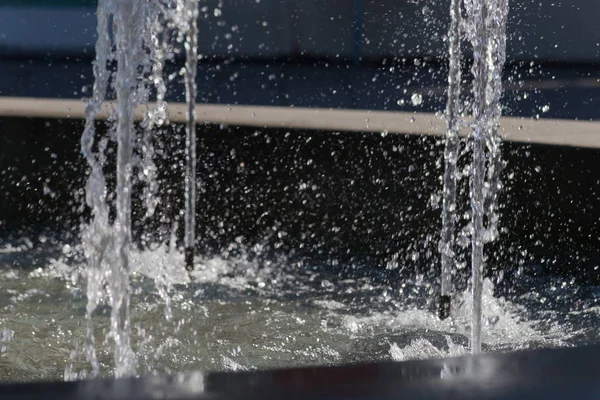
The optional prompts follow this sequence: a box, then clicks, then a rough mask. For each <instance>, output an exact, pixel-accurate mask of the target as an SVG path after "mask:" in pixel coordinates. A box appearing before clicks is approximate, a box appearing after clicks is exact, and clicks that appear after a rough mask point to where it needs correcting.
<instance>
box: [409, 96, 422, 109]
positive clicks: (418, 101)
mask: <svg viewBox="0 0 600 400" xmlns="http://www.w3.org/2000/svg"><path fill="white" fill-rule="evenodd" d="M410 101H411V102H412V104H413V106H420V105H421V103H423V96H421V94H420V93H413V94H412V96H410Z"/></svg>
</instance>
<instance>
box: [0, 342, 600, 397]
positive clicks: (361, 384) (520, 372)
mask: <svg viewBox="0 0 600 400" xmlns="http://www.w3.org/2000/svg"><path fill="white" fill-rule="evenodd" d="M598 359H600V346H598V345H596V346H587V347H579V348H571V349H556V350H536V351H527V352H515V353H505V354H485V355H480V356H467V357H459V358H449V359H442V360H428V361H408V362H401V363H380V364H361V365H349V366H342V367H319V368H303V369H283V370H273V371H260V372H241V373H208V374H203V373H199V372H196V373H194V372H192V373H185V374H181V375H173V376H157V377H142V378H131V379H116V380H115V379H99V380H91V381H80V382H48V383H32V384H13V385H4V386H0V398H2V399H3V400H15V399H32V400H34V399H44V400H54V399H61V400H68V399H90V400H91V399H94V400H103V399H113V400H121V399H123V400H125V399H131V400H137V399H139V400H142V399H144V400H145V399H177V400H179V399H181V400H183V399H285V400H290V399H325V398H327V399H349V398H352V399H391V398H398V399H430V400H437V399H457V400H458V399H478V400H488V399H497V400H501V399H502V400H505V399H519V400H520V399H523V400H525V399H527V400H534V399H544V400H553V399H561V400H562V399H577V400H583V399H590V400H591V399H594V400H597V399H599V398H600V368H599V367H598Z"/></svg>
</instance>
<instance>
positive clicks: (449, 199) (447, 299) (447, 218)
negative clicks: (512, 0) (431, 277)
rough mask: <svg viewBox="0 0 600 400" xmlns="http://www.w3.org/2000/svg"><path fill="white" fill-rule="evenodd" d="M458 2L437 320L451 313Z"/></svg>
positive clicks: (452, 33)
mask: <svg viewBox="0 0 600 400" xmlns="http://www.w3.org/2000/svg"><path fill="white" fill-rule="evenodd" d="M461 4H462V0H452V3H451V5H450V16H451V22H450V30H449V32H448V36H449V71H448V101H447V104H446V118H447V126H448V127H447V130H446V143H445V150H444V191H443V204H442V232H441V240H440V246H439V250H440V254H441V261H442V271H441V272H442V274H441V286H442V287H441V297H440V305H439V317H440V319H446V318H448V317H449V316H450V313H451V300H452V299H451V295H452V270H453V267H454V231H455V225H456V181H457V171H456V164H457V162H458V149H459V144H460V142H459V137H458V134H459V130H460V122H461V119H460V113H461V105H460V94H461V82H460V80H461V71H460V62H461V49H460V40H461V36H460V28H461V20H462V18H461Z"/></svg>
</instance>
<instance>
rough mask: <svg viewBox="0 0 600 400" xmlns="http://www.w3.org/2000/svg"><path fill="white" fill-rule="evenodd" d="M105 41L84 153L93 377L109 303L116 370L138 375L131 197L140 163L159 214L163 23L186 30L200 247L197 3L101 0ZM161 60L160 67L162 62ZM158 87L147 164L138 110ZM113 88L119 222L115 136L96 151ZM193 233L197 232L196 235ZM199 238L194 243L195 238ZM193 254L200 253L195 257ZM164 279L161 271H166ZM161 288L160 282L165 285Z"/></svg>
mask: <svg viewBox="0 0 600 400" xmlns="http://www.w3.org/2000/svg"><path fill="white" fill-rule="evenodd" d="M97 13H98V21H99V23H98V42H97V44H96V61H95V64H94V75H95V79H96V81H95V84H94V95H93V98H92V99H91V100H90V102H89V104H88V107H87V112H86V129H85V131H84V134H83V137H82V149H83V153H84V155H85V156H86V159H87V160H88V164H89V165H90V168H91V173H90V176H89V179H88V184H87V203H88V205H89V206H90V207H91V209H92V216H93V219H92V222H91V223H90V224H89V225H88V226H86V227H84V233H83V237H84V243H85V250H86V255H87V257H88V261H89V263H90V266H89V268H88V273H87V275H88V284H87V294H88V306H87V321H88V333H87V344H86V354H87V358H88V361H89V362H90V363H91V365H92V376H95V375H97V374H98V373H99V365H98V361H97V356H96V354H95V353H96V352H95V345H94V342H95V341H94V328H93V314H94V312H95V310H96V308H97V307H98V306H99V305H100V304H103V303H104V302H106V303H107V304H109V305H110V307H111V319H110V337H111V338H112V340H113V341H114V357H115V368H116V369H115V375H116V376H126V375H133V374H135V372H136V356H135V352H134V351H133V350H132V345H131V317H130V296H131V288H130V275H131V259H130V250H131V249H130V247H131V201H132V199H131V196H132V176H133V173H134V169H135V168H139V169H141V170H142V174H141V175H142V176H144V177H145V180H146V184H147V187H148V188H149V190H147V192H146V206H147V208H148V213H149V214H152V213H153V210H154V207H155V201H156V200H155V199H154V198H153V192H155V191H156V182H155V179H153V173H152V169H153V168H154V166H153V163H152V159H151V157H152V153H153V151H152V139H151V137H149V135H150V134H151V129H152V127H154V126H156V125H158V126H160V125H161V124H162V122H161V121H162V120H164V119H165V118H166V115H165V114H164V108H165V104H164V94H165V91H166V88H165V87H164V80H163V79H162V76H161V75H162V63H164V50H165V49H164V46H163V44H164V40H166V39H164V38H162V39H161V37H163V36H167V37H168V33H164V32H162V26H161V25H160V24H159V21H160V20H161V19H162V20H168V19H174V20H175V21H174V23H175V25H176V26H177V28H178V30H179V34H180V35H186V37H187V40H186V44H185V47H186V50H187V54H188V57H187V58H188V62H187V63H186V73H185V77H186V88H187V92H188V94H187V101H188V104H189V107H188V121H189V122H188V124H187V141H186V149H187V150H186V159H187V164H186V165H187V170H186V245H188V244H190V243H191V244H190V246H193V241H194V235H193V229H194V223H193V221H194V207H193V205H194V203H195V131H194V128H195V116H194V99H195V69H196V57H197V56H196V54H197V52H196V36H197V28H196V18H197V14H198V13H197V1H196V0H191V1H188V2H186V3H183V2H166V3H161V2H158V1H157V2H155V3H148V2H146V1H144V0H100V1H99V3H98V12H97ZM109 61H116V73H114V74H113V72H112V71H111V70H109V69H108V63H109ZM154 61H156V65H155V64H154ZM151 81H153V82H154V85H155V87H156V91H157V95H156V97H157V108H156V110H153V111H150V112H149V113H148V114H149V115H147V117H146V118H145V124H146V125H148V126H149V128H150V129H146V131H145V137H144V140H143V141H142V143H143V148H142V149H141V150H142V151H141V152H142V154H143V155H144V159H143V160H142V162H141V165H136V162H135V161H134V157H133V156H134V143H135V135H136V129H135V127H134V119H135V109H136V107H137V106H139V105H146V104H147V103H148V100H149V93H150V92H149V88H150V82H151ZM109 89H113V90H114V92H115V93H116V112H115V113H114V119H115V120H116V124H115V132H114V137H115V138H116V142H117V161H116V189H115V199H116V200H115V210H116V217H115V219H114V222H113V223H112V224H111V223H110V222H109V208H110V207H109V205H108V204H107V198H106V182H105V178H104V176H103V173H102V167H103V165H104V160H105V158H106V156H105V155H104V152H105V150H106V146H107V138H102V139H100V141H99V144H98V150H97V152H96V153H94V152H93V150H92V149H93V145H94V140H95V127H94V124H95V116H96V114H97V113H98V111H99V109H100V107H101V106H102V103H103V102H104V100H105V98H106V93H107V91H108V90H109ZM190 232H191V233H190ZM190 240H191V241H190ZM192 257H193V254H192ZM159 279H160V275H159ZM157 285H158V283H157Z"/></svg>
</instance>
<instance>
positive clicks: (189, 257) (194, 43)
mask: <svg viewBox="0 0 600 400" xmlns="http://www.w3.org/2000/svg"><path fill="white" fill-rule="evenodd" d="M184 18H186V20H187V21H189V22H188V23H189V26H188V29H187V31H186V38H185V54H186V62H185V99H186V103H187V104H186V118H187V121H186V126H185V237H184V247H185V268H186V269H187V270H188V271H192V270H193V269H194V252H195V244H196V188H197V185H196V70H197V68H198V0H185V7H184Z"/></svg>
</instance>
